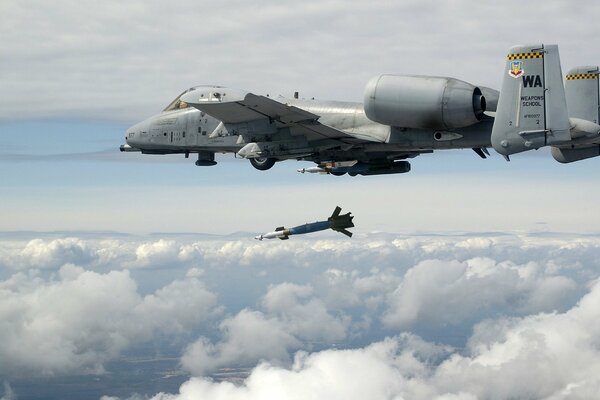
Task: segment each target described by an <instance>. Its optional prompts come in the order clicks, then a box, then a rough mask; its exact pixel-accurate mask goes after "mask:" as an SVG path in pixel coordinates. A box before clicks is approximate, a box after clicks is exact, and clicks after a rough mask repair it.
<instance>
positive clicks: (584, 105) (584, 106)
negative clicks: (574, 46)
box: [565, 66, 600, 124]
mask: <svg viewBox="0 0 600 400" xmlns="http://www.w3.org/2000/svg"><path fill="white" fill-rule="evenodd" d="M598 73H600V70H599V69H598V67H589V66H585V67H575V68H573V69H571V70H569V72H568V73H567V76H566V82H565V95H566V99H567V108H568V109H569V117H572V118H580V119H583V120H586V121H592V122H593V123H595V124H598V121H600V119H599V118H598V117H599V116H598V111H599V107H600V102H599V100H600V98H599V96H600V91H599V87H598Z"/></svg>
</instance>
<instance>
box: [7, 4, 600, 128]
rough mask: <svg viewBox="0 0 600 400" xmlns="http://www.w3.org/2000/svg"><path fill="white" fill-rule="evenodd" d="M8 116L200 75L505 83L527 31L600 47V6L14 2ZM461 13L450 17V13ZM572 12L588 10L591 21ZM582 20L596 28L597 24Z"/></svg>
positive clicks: (160, 91)
mask: <svg viewBox="0 0 600 400" xmlns="http://www.w3.org/2000/svg"><path fill="white" fill-rule="evenodd" d="M0 7H1V10H2V17H1V18H2V21H3V23H2V24H0V35H1V36H2V37H3V38H4V40H3V41H2V43H1V44H0V57H1V58H2V60H3V63H2V65H1V66H0V88H2V92H3V96H2V103H1V107H0V109H1V111H0V113H1V114H0V117H2V118H4V119H15V118H16V119H25V118H32V116H33V117H34V118H40V117H77V118H85V117H93V118H101V119H108V120H125V121H129V122H131V121H134V120H137V119H141V118H143V117H144V116H148V115H149V114H152V113H154V112H157V111H158V110H160V109H161V108H162V107H164V105H165V104H166V103H167V102H168V101H170V100H171V98H172V97H174V96H175V95H176V94H178V93H179V92H180V91H181V90H183V89H185V88H187V87H190V86H192V85H195V84H206V83H212V84H223V85H226V86H232V87H238V88H242V89H248V90H252V91H257V92H259V93H264V92H270V93H272V94H274V95H275V94H284V95H288V96H289V95H290V94H291V93H293V92H294V91H295V90H299V91H300V92H301V94H303V95H305V96H308V97H313V96H316V97H318V98H323V99H325V98H327V99H340V100H354V101H360V100H361V98H362V90H363V87H364V85H365V83H366V81H367V80H368V79H369V78H370V77H371V76H374V75H376V74H379V73H385V72H398V73H413V74H433V75H450V76H455V77H457V78H460V79H464V80H468V81H471V82H473V83H475V84H478V85H485V86H491V87H496V88H498V87H499V84H500V79H501V76H502V75H501V70H502V59H503V57H504V55H505V52H506V50H507V49H508V47H509V46H511V45H514V44H518V43H522V42H539V41H545V42H547V43H558V44H559V45H561V50H562V54H563V59H564V65H565V67H570V66H574V65H581V64H585V65H590V64H592V65H593V64H594V63H597V62H598V60H600V54H599V53H598V52H594V50H593V48H592V49H591V48H590V47H589V43H588V42H587V41H586V40H585V38H589V37H595V36H598V35H597V34H598V29H599V28H598V27H597V24H596V21H595V15H597V14H598V12H597V11H600V10H598V8H599V7H600V6H599V5H597V4H587V5H586V12H585V13H582V12H581V9H580V8H578V7H572V4H571V3H569V2H565V1H543V2H542V1H533V2H522V1H517V0H510V1H505V2H502V3H493V4H492V3H481V2H479V3H476V4H475V3H474V2H472V1H467V0H461V1H453V2H442V3H440V2H422V1H409V2H395V1H376V2H370V3H369V4H368V5H367V4H366V3H364V2H360V1H339V0H333V1H319V2H302V3H293V4H292V3H285V4H283V3H281V2H278V1H267V2H261V3H260V5H256V4H252V3H248V2H244V1H234V2H227V3H220V2H194V1H186V0H182V1H178V2H177V3H176V4H169V5H168V6H166V5H164V4H162V3H160V2H140V1H136V2H127V3H123V2H115V1H107V2H102V3H97V4H93V5H90V4H84V3H80V2H76V1H66V0H65V1H59V2H53V3H51V4H50V3H43V2H38V1H19V2H16V1H15V2H3V4H2V5H1V6H0ZM449 16H450V17H449ZM568 21H577V26H575V25H574V24H573V23H568ZM577 27H585V31H584V32H581V29H582V28H580V29H578V28H577Z"/></svg>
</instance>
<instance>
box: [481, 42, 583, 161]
mask: <svg viewBox="0 0 600 400" xmlns="http://www.w3.org/2000/svg"><path fill="white" fill-rule="evenodd" d="M569 127H570V126H569V118H568V115H567V103H566V100H565V90H564V86H563V81H562V72H561V68H560V58H559V54H558V46H557V45H533V46H515V47H513V48H511V49H510V51H509V53H508V56H507V61H506V74H505V75H504V80H503V82H502V90H501V91H500V98H499V100H498V109H497V111H496V119H495V120H494V126H493V128H492V137H491V139H492V140H491V141H492V146H493V147H494V149H495V150H496V151H497V152H498V153H500V154H502V155H505V156H508V155H509V154H514V153H520V152H522V151H527V150H532V149H538V148H540V147H542V146H546V145H550V144H559V143H563V142H566V141H569V140H570V139H571V136H570V132H569Z"/></svg>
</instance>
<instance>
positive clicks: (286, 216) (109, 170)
mask: <svg viewBox="0 0 600 400" xmlns="http://www.w3.org/2000/svg"><path fill="white" fill-rule="evenodd" d="M127 126H128V123H123V122H107V121H97V120H74V121H73V120H64V119H53V120H33V121H12V122H1V123H0V134H1V137H2V141H3V144H4V147H3V148H4V150H3V151H2V153H0V165H2V181H3V185H2V188H1V189H0V190H1V191H2V197H3V198H4V199H5V202H4V207H3V208H2V211H0V212H2V213H3V215H2V221H3V222H2V224H3V226H2V228H3V230H10V231H16V230H35V231H55V230H62V231H64V230H75V231H77V230H111V231H123V232H129V233H149V232H157V231H161V232H165V231H166V232H206V233H218V234H227V233H232V232H236V231H248V232H260V231H263V230H269V229H271V228H273V227H274V226H277V225H278V224H282V223H283V224H287V225H292V224H296V223H302V222H306V221H312V220H316V219H319V218H321V217H323V216H324V215H328V213H329V212H330V209H333V208H334V207H335V206H336V205H338V204H339V205H340V206H342V207H344V208H345V209H348V210H350V211H353V212H354V214H355V215H356V216H357V222H358V226H357V229H358V230H359V231H361V232H369V231H380V230H383V231H389V232H411V231H427V230H430V231H431V230H433V231H438V230H439V231H464V230H478V231H486V230H505V229H511V228H513V229H516V230H537V229H544V230H557V231H571V232H573V231H576V232H577V231H581V232H594V231H597V228H596V227H597V226H598V222H599V221H598V217H597V214H596V213H593V212H591V210H593V207H594V202H595V200H594V199H596V198H598V197H597V196H598V189H597V187H596V185H594V182H597V181H598V178H597V176H596V174H595V173H594V165H595V164H596V162H597V160H593V159H592V160H586V161H582V162H580V163H574V164H571V165H562V164H559V163H557V162H555V161H554V160H553V159H552V158H551V156H550V154H548V152H547V151H544V150H540V151H539V152H538V153H534V154H524V155H516V156H514V157H513V159H512V161H511V162H510V163H507V162H505V161H504V159H503V158H502V157H500V156H499V155H497V154H495V153H493V154H492V157H491V158H489V159H487V160H481V159H480V158H479V157H478V156H476V155H475V154H474V153H473V152H472V151H470V150H461V151H440V152H436V153H434V154H431V155H423V156H420V157H418V158H417V159H415V160H413V161H412V164H413V170H412V171H411V172H410V173H409V174H404V175H396V176H381V177H356V178H350V177H342V178H339V177H333V176H319V175H307V174H304V175H303V174H299V173H297V172H296V169H297V168H299V167H300V166H301V165H303V163H298V162H293V161H287V162H283V163H281V164H278V165H276V166H275V167H274V168H273V169H272V170H271V171H268V172H266V173H264V172H260V171H256V170H254V169H253V168H252V167H251V166H250V165H249V163H248V162H247V161H244V160H239V159H235V158H234V157H233V155H221V156H220V157H218V160H219V164H218V165H217V166H215V167H207V168H199V167H195V166H194V165H193V161H190V160H185V159H184V158H183V156H143V155H140V154H137V153H130V154H127V153H120V152H119V151H118V146H119V145H120V144H121V143H122V142H123V132H124V131H125V129H126V128H127Z"/></svg>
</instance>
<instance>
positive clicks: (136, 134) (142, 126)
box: [125, 121, 149, 146]
mask: <svg viewBox="0 0 600 400" xmlns="http://www.w3.org/2000/svg"><path fill="white" fill-rule="evenodd" d="M148 126H149V123H148V121H142V122H138V123H137V124H135V125H132V126H130V127H129V128H127V130H126V131H125V142H126V143H127V144H128V145H130V146H135V144H138V143H139V142H140V139H141V136H142V134H143V133H146V132H148Z"/></svg>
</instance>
